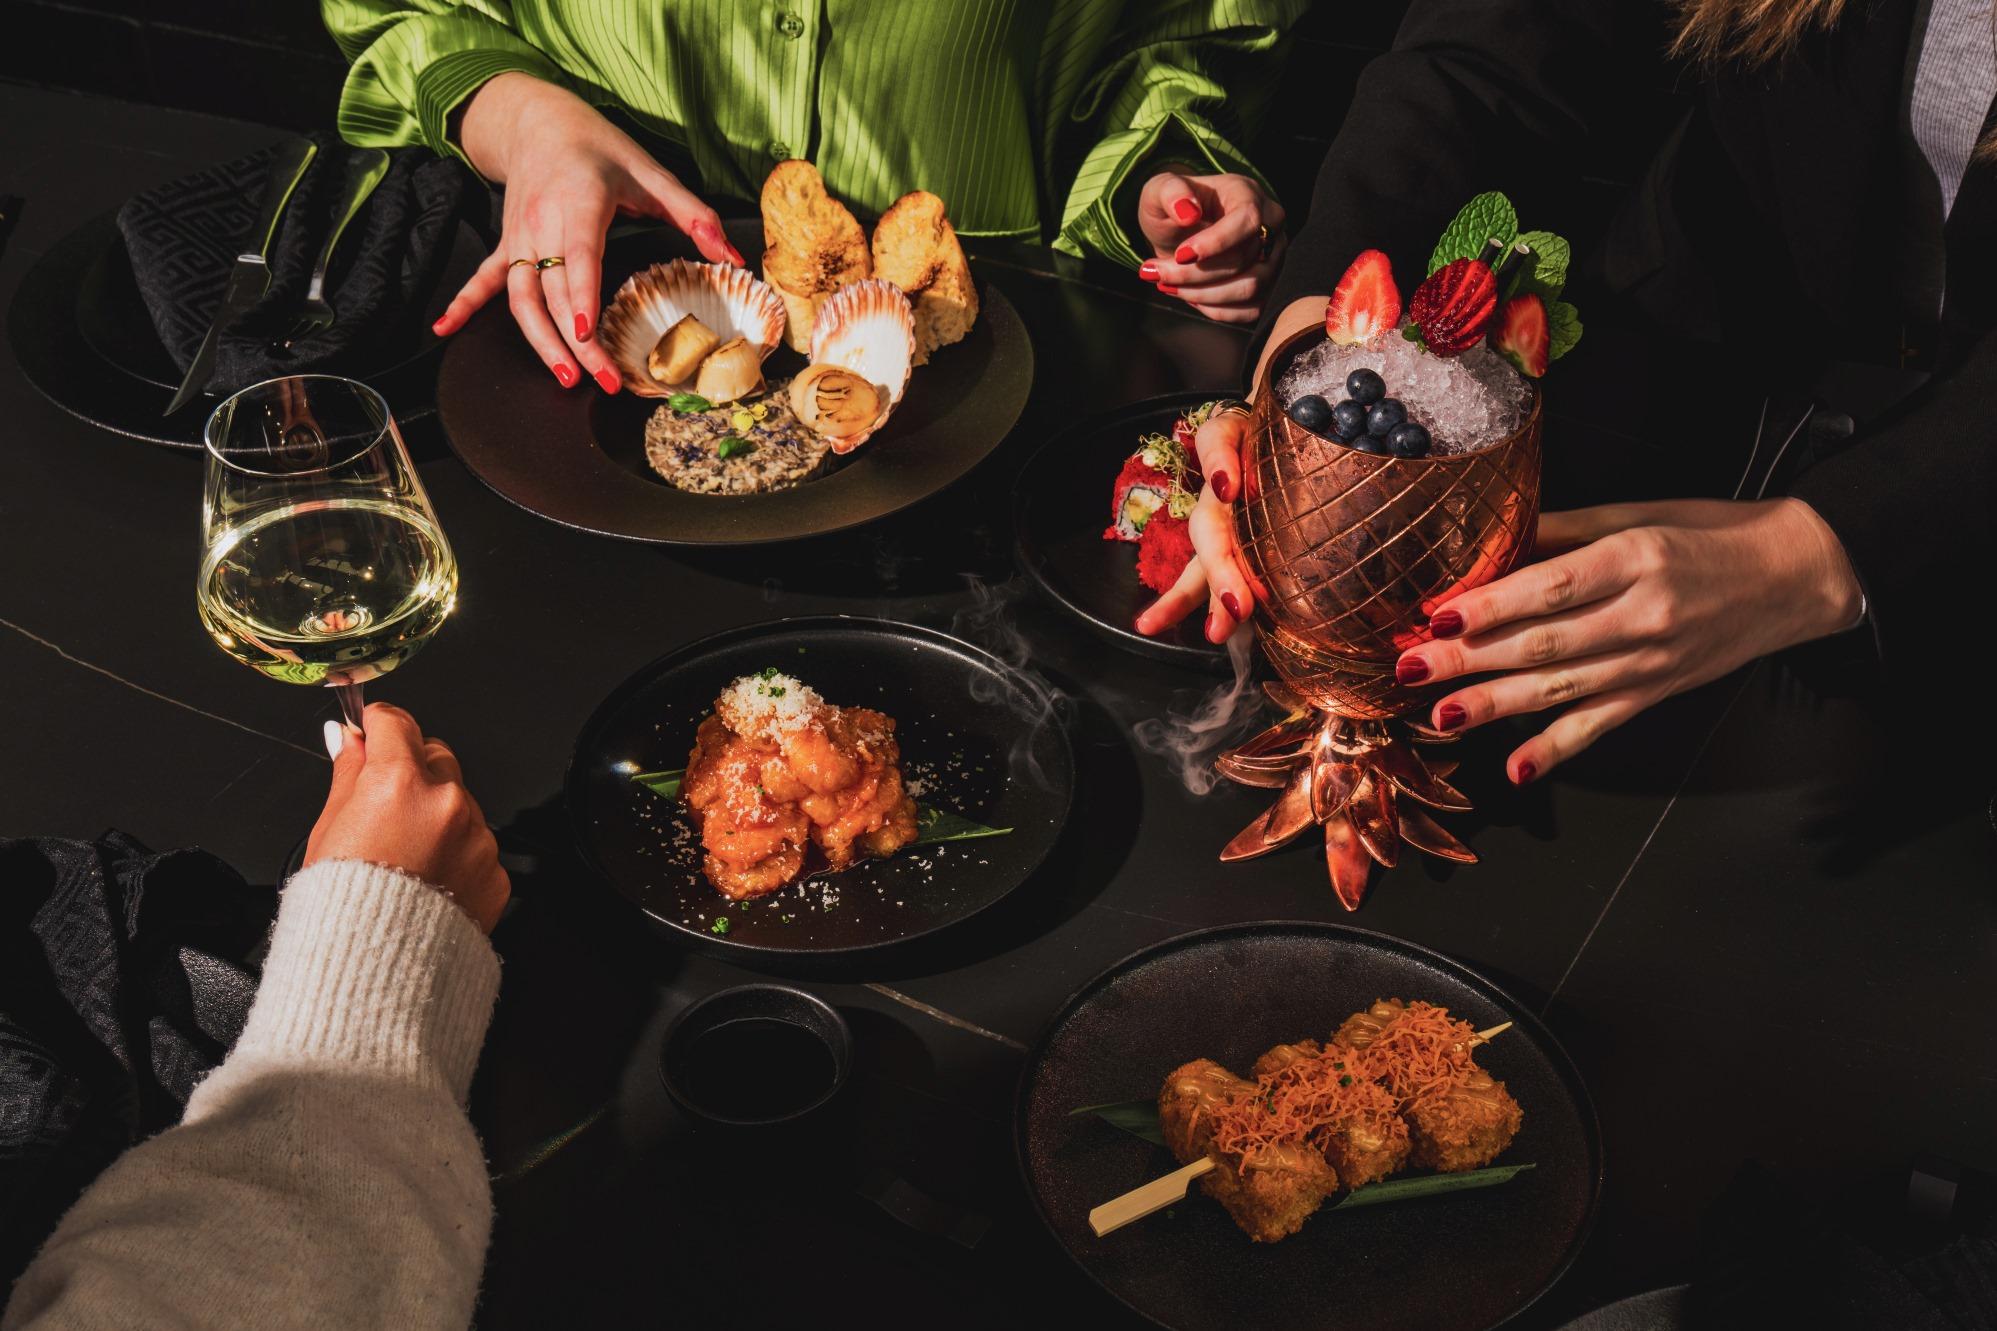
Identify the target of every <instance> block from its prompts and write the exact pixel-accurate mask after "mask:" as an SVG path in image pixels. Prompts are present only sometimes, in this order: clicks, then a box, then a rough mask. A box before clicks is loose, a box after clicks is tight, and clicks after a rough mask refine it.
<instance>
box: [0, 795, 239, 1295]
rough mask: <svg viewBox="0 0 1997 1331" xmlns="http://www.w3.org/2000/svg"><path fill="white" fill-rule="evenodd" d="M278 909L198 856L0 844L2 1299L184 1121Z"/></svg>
mask: <svg viewBox="0 0 1997 1331" xmlns="http://www.w3.org/2000/svg"><path fill="white" fill-rule="evenodd" d="M276 905H277V894H276V893H275V892H273V891H271V890H270V889H268V888H253V887H249V886H247V885H246V884H245V883H244V882H243V880H242V878H241V877H240V876H239V875H237V873H236V872H235V871H234V870H233V869H231V868H229V866H228V865H226V864H224V863H222V862H221V861H220V860H218V859H216V858H215V857H214V856H212V855H209V854H206V853H205V852H203V851H198V850H177V851H169V852H167V853H165V854H154V853H153V852H152V851H150V850H148V849H146V847H144V846H142V845H140V844H139V843H138V842H137V841H135V840H133V839H132V838H130V837H128V836H125V835H123V834H122V833H118V832H110V833H106V834H105V835H104V836H102V837H100V838H98V839H97V840H96V841H94V842H92V841H67V840H62V839H59V838H54V837H49V838H34V839H30V838H23V839H18V840H17V839H11V838H0V1289H5V1288H6V1286H7V1285H8V1284H9V1283H10V1282H11V1281H12V1280H13V1278H14V1277H15V1276H16V1275H18V1274H19V1273H20V1271H21V1270H22V1268H24V1267H25V1266H26V1265H27V1263H28V1260H29V1259H30V1258H31V1257H32V1256H33V1255H34V1252H35V1250H36V1249H37V1248H38V1247H39V1246H40V1245H41V1243H42V1241H43V1240H44V1239H45V1238H47V1237H48V1234H49V1232H50V1231H51V1230H52V1229H54V1228H55V1223H56V1221H57V1220H58V1219H60V1218H61V1216H62V1213H63V1212H64V1211H65V1210H67V1209H68V1207H69V1205H70V1203H71V1202H73V1201H75V1200H76V1198H77V1196H78V1194H79V1193H81V1192H82V1191H83V1189H84V1188H85V1187H86V1186H88V1184H89V1183H90V1180H91V1179H93V1178H95V1177H96V1176H97V1174H98V1172H99V1171H101V1170H102V1169H103V1168H104V1167H105V1166H106V1165H108V1164H110V1163H111V1161H113V1160H114V1159H116V1158H117V1157H118V1154H119V1153H120V1152H122V1151H123V1150H125V1148H126V1147H128V1146H131V1145H132V1144H133V1143H135V1142H138V1141H141V1140H143V1139H145V1138H146V1137H149V1136H151V1135H152V1134H154V1133H156V1132H158V1131H160V1130H161V1129H162V1128H167V1127H170V1126H172V1125H173V1124H175V1123H177V1122H179V1121H180V1115H181V1111H182V1109H183V1108H184V1107H185V1106H186V1103H187V1097H188V1096H189V1095H190V1094H192V1093H193V1090H194V1087H195V1084H196V1083H197V1082H199V1081H200V1080H201V1078H202V1077H203V1076H205V1075H207V1073H208V1072H210V1071H211V1070H213V1069H214V1067H215V1065H216V1064H218V1063H220V1062H221V1061H222V1057H223V1055H224V1054H226V1053H227V1052H228V1049H229V1046H230V1045H231V1044H232V1043H234V1041H235V1039H236V1036H237V1035H238V1034H240V1033H241V1031H242V1029H243V1021H244V1019H245V1018H246V1017H247V1016H248V1015H249V1010H250V1000H251V999H252V998H253V997H254V996H255V994H256V976H255V973H254V967H256V966H257V965H259V964H260V961H261V957H260V954H261V951H262V948H263V944H264V940H265V937H266V935H267V934H268V933H269V930H270V922H271V919H272V917H273V915H274V913H275V911H276Z"/></svg>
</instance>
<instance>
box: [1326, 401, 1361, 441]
mask: <svg viewBox="0 0 1997 1331" xmlns="http://www.w3.org/2000/svg"><path fill="white" fill-rule="evenodd" d="M1331 425H1332V437H1333V438H1334V439H1336V440H1338V442H1339V443H1341V444H1349V443H1351V442H1352V441H1353V440H1354V439H1357V438H1358V437H1359V436H1360V435H1362V434H1364V433H1365V432H1366V408H1364V407H1362V406H1360V405H1359V404H1358V403H1357V402H1353V401H1351V400H1349V399H1348V400H1347V401H1344V402H1341V403H1339V404H1338V405H1337V406H1335V407H1333V408H1332V409H1331Z"/></svg>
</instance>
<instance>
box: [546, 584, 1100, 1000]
mask: <svg viewBox="0 0 1997 1331" xmlns="http://www.w3.org/2000/svg"><path fill="white" fill-rule="evenodd" d="M855 628H857V629H860V630H861V631H863V632H874V633H881V634H883V635H886V634H888V633H889V632H890V631H892V632H893V633H894V634H895V635H896V636H902V637H907V636H914V637H917V638H922V639H926V640H927V641H929V643H930V644H931V645H932V646H936V647H942V648H946V649H948V650H951V651H955V652H958V653H961V654H963V655H965V656H967V657H970V658H971V659H973V660H975V661H977V662H978V663H979V664H981V665H983V666H985V667H986V668H987V669H989V670H993V671H995V672H996V673H997V674H998V675H999V676H1000V677H1002V678H1006V679H1011V680H1016V681H1020V682H1023V683H1024V684H1025V685H1026V686H1027V687H1028V689H1029V690H1030V691H1031V692H1032V693H1033V694H1034V695H1035V696H1036V697H1037V698H1040V699H1042V700H1045V701H1047V702H1048V703H1049V704H1050V706H1049V708H1048V715H1049V716H1050V717H1051V718H1052V719H1053V728H1054V733H1055V735H1056V737H1057V738H1058V739H1059V741H1060V748H1059V750H1058V752H1059V754H1060V757H1061V761H1062V763H1063V765H1064V771H1065V773H1066V777H1067V780H1066V790H1065V791H1064V793H1063V797H1062V802H1061V810H1060V822H1059V824H1058V827H1057V830H1056V831H1055V834H1054V838H1053V840H1051V841H1049V842H1048V844H1047V846H1046V848H1045V849H1043V850H1042V851H1041V852H1040V853H1039V855H1038V856H1036V857H1035V858H1034V859H1033V861H1032V863H1031V864H1029V865H1028V866H1027V867H1026V869H1025V871H1024V872H1023V873H1022V874H1021V875H1020V879H1019V881H1018V882H1017V883H1014V884H1013V885H1012V886H1011V887H1009V888H1007V889H1006V890H1005V891H1004V892H1001V893H1000V894H999V895H998V896H996V897H993V898H992V899H991V900H990V901H987V902H985V903H983V904H982V905H979V906H977V907H975V908H973V909H972V910H970V911H969V912H967V913H966V914H963V915H959V916H957V917H955V918H954V919H949V920H945V921H943V922H942V923H940V924H934V925H931V926H930V927H928V928H926V929H923V930H921V931H919V932H916V933H910V934H903V935H901V936H899V937H897V938H890V939H887V940H886V941H884V942H879V943H861V944H855V945H851V946H847V947H829V948H782V947H771V946H769V945H767V944H763V943H749V942H741V941H737V940H735V939H731V938H727V937H721V936H713V937H710V936H708V935H706V934H703V933H701V932H699V931H698V930H695V929H692V928H689V927H688V926H686V925H683V924H679V923H676V922H675V921H672V920H668V919H664V918H662V917H661V916H659V915H656V914H654V913H653V912H652V911H650V910H648V909H647V908H646V907H644V906H643V905H640V904H639V903H638V902H636V901H633V900H632V899H631V898H630V897H629V896H626V895H625V894H624V893H623V892H621V891H619V890H618V889H617V882H616V879H615V878H614V877H612V875H611V874H609V873H608V872H606V871H605V869H604V867H603V865H602V864H601V863H600V862H599V861H598V859H597V857H596V855H595V853H594V852H593V851H592V850H591V848H590V843H589V839H588V837H587V836H586V834H585V829H584V827H583V825H582V812H581V809H580V807H579V801H578V799H577V791H578V789H579V783H580V782H581V780H582V774H583V768H582V759H583V748H584V745H585V744H586V743H587V742H588V741H589V740H590V739H591V738H592V737H593V735H594V734H595V732H596V731H597V729H598V728H599V726H600V725H601V724H602V723H603V722H604V720H605V719H606V717H607V715H608V714H609V713H610V712H611V710H612V709H613V708H614V707H615V706H616V705H617V704H619V703H621V702H623V701H624V700H625V699H626V698H627V697H628V696H629V695H630V694H632V693H634V692H636V691H637V689H638V688H639V687H640V686H641V685H642V684H643V683H645V682H648V681H650V680H651V679H653V678H654V677H655V676H657V675H658V674H659V673H661V672H662V671H663V670H665V669H667V668H669V667H670V666H671V665H674V664H677V663H680V662H682V661H683V660H690V659H692V658H693V657H695V656H697V655H700V654H703V653H706V652H709V651H712V650H714V649H715V648H717V647H723V646H729V645H732V644H733V643H735V642H736V641H746V640H748V639H752V638H755V637H758V636H761V635H764V634H772V633H780V632H794V631H797V630H800V629H802V630H806V631H810V630H815V629H838V630H851V629H855ZM1052 700H1053V697H1052V690H1051V689H1050V688H1049V687H1048V686H1047V684H1046V683H1044V682H1043V681H1041V680H1040V679H1038V678H1036V677H1035V676H1033V675H1029V674H1028V673H1027V672H1026V671H1024V670H1021V669H1020V668H1019V667H1017V666H1014V665H1011V664H1010V663H1008V662H1006V661H1004V660H1003V659H1001V658H1000V657H998V656H997V655H995V654H993V653H992V652H990V651H987V650H986V649H985V648H983V647H980V646H978V645H977V644H976V643H972V642H967V641H965V640H964V639H962V638H959V637H957V636H956V635H954V634H951V633H945V632H944V631H943V630H941V629H935V628H930V627H929V626H928V625H925V624H911V623H908V622H907V621H905V620H899V619H883V618H879V617H877V616H871V615H849V614H817V615H795V616H791V617H788V618H784V619H772V620H763V621H760V622H758V623H753V624H740V625H737V626H736V627H734V628H729V629H722V630H721V631H719V632H717V633H710V634H708V635H707V636H706V637H704V638H699V639H696V640H694V641H693V642H689V643H685V644H683V645H681V646H679V647H676V648H674V649H673V650H672V651H669V652H665V653H663V654H662V655H660V656H657V657H654V658H653V659H652V660H650V661H648V662H646V663H645V664H644V665H642V666H639V667H638V668H637V669H635V670H633V671H632V672H631V673H630V674H629V675H627V676H625V677H624V679H623V680H621V681H620V682H619V683H618V684H617V686H616V687H615V688H613V689H611V691H610V692H609V693H606V694H605V695H604V696H603V699H602V701H600V702H598V703H597V705H596V707H595V708H594V709H593V710H591V712H590V714H589V717H588V719H587V720H585V721H584V722H583V724H582V727H581V729H579V730H578V731H577V732H576V738H575V743H574V745H573V746H572V747H571V748H570V750H569V761H568V766H567V767H566V768H565V769H564V771H563V773H562V806H563V817H564V821H565V822H566V823H567V824H568V830H569V837H570V840H571V841H572V842H573V843H574V846H575V850H576V854H577V855H578V856H579V857H580V858H581V860H582V863H583V865H584V867H585V868H587V869H588V870H589V872H590V873H592V874H594V875H595V876H596V877H597V878H598V879H599V880H601V881H602V882H603V883H604V884H605V885H606V886H608V887H609V888H610V889H611V890H612V891H613V892H614V893H616V895H617V896H618V898H619V899H620V900H622V901H623V902H624V903H625V904H626V905H627V906H629V907H630V908H631V909H633V910H635V911H637V912H638V914H639V915H640V916H641V917H643V918H644V920H645V921H646V922H647V924H649V925H650V926H651V927H652V928H653V929H654V930H659V931H666V932H667V933H668V934H669V936H670V937H672V938H674V939H676V940H679V941H683V942H686V943H690V944H692V945H694V946H695V947H697V948H699V949H701V950H703V951H707V952H709V953H710V954H712V955H714V956H716V957H719V958H721V959H723V960H735V961H738V962H748V961H751V960H763V961H771V960H775V961H782V962H790V963H806V964H808V963H812V962H820V961H826V962H831V961H846V960H851V959H854V958H857V957H868V956H873V955H876V954H879V953H883V952H887V951H889V950H891V949H895V948H900V947H904V946H906V945H908V944H910V943H914V942H916V941H917V940H919V939H930V938H934V937H936V936H937V935H938V934H941V933H945V932H948V931H950V930H953V929H955V928H957V927H958V926H960V925H963V924H966V923H968V922H970V921H971V920H974V919H976V918H977V917H978V916H980V915H983V914H984V913H985V912H987V911H989V910H991V909H993V908H994V907H996V906H997V905H999V904H1000V903H1001V902H1003V901H1006V900H1008V899H1010V898H1011V896H1012V894H1013V893H1014V892H1016V891H1018V890H1019V889H1020V888H1021V887H1023V886H1024V885H1025V884H1026V882H1027V881H1028V880H1029V879H1031V878H1032V877H1033V875H1034V874H1036V873H1038V872H1039V871H1040V870H1041V868H1042V867H1043V866H1044V865H1045V864H1046V863H1047V859H1048V857H1049V856H1050V855H1051V854H1053V851H1054V847H1055V846H1056V845H1058V844H1059V843H1060V840H1061V837H1062V835H1063V834H1064V833H1065V832H1066V830H1067V827H1068V820H1069V819H1070V818H1071V817H1072V816H1073V814H1074V811H1075V785H1076V766H1075V742H1074V737H1073V736H1072V735H1070V734H1069V733H1068V726H1067V723H1066V722H1064V721H1062V720H1061V717H1060V713H1059V711H1058V709H1055V708H1054V707H1052V706H1051V703H1052Z"/></svg>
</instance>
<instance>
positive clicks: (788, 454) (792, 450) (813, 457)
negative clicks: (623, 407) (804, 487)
mask: <svg viewBox="0 0 1997 1331" xmlns="http://www.w3.org/2000/svg"><path fill="white" fill-rule="evenodd" d="M786 387H787V383H785V382H778V383H772V384H771V385H770V386H769V390H768V391H767V392H765V393H764V394H763V396H762V397H760V398H758V399H756V401H755V402H754V403H751V404H749V405H751V406H763V407H765V408H766V410H765V411H764V413H763V419H761V420H759V421H753V422H751V423H750V425H749V427H748V428H747V429H740V428H737V426H736V423H735V414H736V412H737V411H738V410H741V409H742V408H740V407H736V406H728V407H716V408H714V409H713V410H711V411H689V412H677V411H674V410H673V409H672V408H671V407H670V406H666V405H661V406H660V407H659V409H658V410H657V411H655V412H653V413H652V418H651V419H650V420H649V421H647V422H645V457H646V459H647V460H648V461H650V462H651V464H652V470H654V471H656V472H658V473H659V475H661V476H663V477H665V479H666V480H667V482H668V483H670V484H671V485H673V486H674V487H676V488H678V489H681V490H686V491H689V492H691V493H693V494H708V495H744V494H765V493H768V492H770V491H772V490H788V489H790V488H791V487H792V486H794V485H797V484H799V483H801V482H803V481H808V480H810V479H811V478H812V477H814V476H816V475H818V474H819V473H820V471H822V470H823V469H824V467H825V465H826V462H827V461H828V459H829V458H830V457H831V453H832V445H831V444H829V443H827V442H826V441H825V440H823V439H821V438H819V437H818V436H817V435H815V434H813V433H812V432H811V431H810V430H807V429H806V428H805V427H804V426H803V425H801V424H799V423H798V419H797V415H796V413H794V412H793V411H792V410H791V407H790V395H789V394H788V393H786V392H785V391H784V390H785V388H786ZM726 439H739V440H741V441H743V442H744V443H747V444H748V445H750V447H748V448H746V449H741V448H739V447H738V448H731V449H730V451H729V456H727V457H725V458H724V457H722V456H721V445H722V441H723V440H726Z"/></svg>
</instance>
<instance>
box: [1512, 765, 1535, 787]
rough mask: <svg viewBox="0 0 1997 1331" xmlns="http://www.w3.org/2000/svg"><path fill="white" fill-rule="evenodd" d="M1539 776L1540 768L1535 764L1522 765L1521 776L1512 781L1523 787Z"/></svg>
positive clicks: (1520, 766)
mask: <svg viewBox="0 0 1997 1331" xmlns="http://www.w3.org/2000/svg"><path fill="white" fill-rule="evenodd" d="M1538 775H1539V768H1537V767H1535V766H1533V764H1531V763H1520V764H1519V774H1518V775H1517V776H1515V777H1513V778H1512V780H1513V781H1514V782H1515V783H1516V784H1518V785H1521V786H1523V785H1525V784H1526V783H1528V782H1529V781H1531V780H1532V779H1533V778H1534V777H1536V776H1538Z"/></svg>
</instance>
